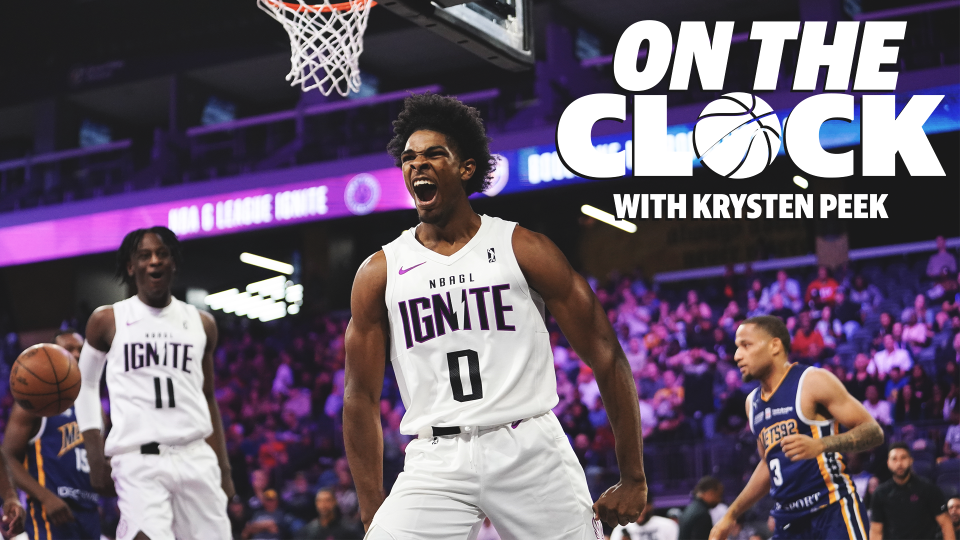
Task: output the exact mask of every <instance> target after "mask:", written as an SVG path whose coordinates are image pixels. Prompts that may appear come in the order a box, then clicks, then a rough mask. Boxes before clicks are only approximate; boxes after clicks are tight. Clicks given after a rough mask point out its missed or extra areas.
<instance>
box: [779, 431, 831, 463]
mask: <svg viewBox="0 0 960 540" xmlns="http://www.w3.org/2000/svg"><path fill="white" fill-rule="evenodd" d="M780 447H781V448H783V453H784V455H786V456H787V457H788V458H790V461H800V460H801V459H813V458H815V457H817V456H819V455H820V454H822V453H823V451H824V448H823V442H822V441H821V440H820V439H814V438H813V437H809V436H807V435H787V436H786V437H784V438H783V440H782V441H781V442H780Z"/></svg>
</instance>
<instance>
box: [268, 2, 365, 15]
mask: <svg viewBox="0 0 960 540" xmlns="http://www.w3.org/2000/svg"><path fill="white" fill-rule="evenodd" d="M265 1H266V2H267V3H268V4H273V5H275V6H281V5H282V6H284V7H286V8H287V9H289V10H291V11H296V12H298V13H300V12H303V11H313V12H319V13H330V12H331V11H350V10H351V9H353V6H354V4H360V9H364V4H365V2H364V0H351V1H350V2H341V3H339V4H330V5H329V6H327V5H323V6H308V5H304V4H295V3H293V2H278V1H276V0H265ZM375 5H377V3H376V2H370V7H373V6H375Z"/></svg>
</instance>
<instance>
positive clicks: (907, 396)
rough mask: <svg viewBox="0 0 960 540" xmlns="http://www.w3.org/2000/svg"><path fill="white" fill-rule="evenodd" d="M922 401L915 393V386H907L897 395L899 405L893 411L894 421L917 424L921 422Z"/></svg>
mask: <svg viewBox="0 0 960 540" xmlns="http://www.w3.org/2000/svg"><path fill="white" fill-rule="evenodd" d="M920 413H921V406H920V400H919V399H917V396H916V395H915V394H914V393H913V386H911V385H910V384H905V385H903V387H902V388H901V389H900V393H899V394H898V395H897V405H896V407H895V408H894V411H893V419H894V420H895V421H896V422H897V423H900V422H916V421H917V420H920Z"/></svg>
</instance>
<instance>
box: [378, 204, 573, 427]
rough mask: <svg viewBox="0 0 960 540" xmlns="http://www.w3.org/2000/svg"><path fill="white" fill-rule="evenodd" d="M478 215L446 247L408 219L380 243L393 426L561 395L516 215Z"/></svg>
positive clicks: (451, 421) (534, 405)
mask: <svg viewBox="0 0 960 540" xmlns="http://www.w3.org/2000/svg"><path fill="white" fill-rule="evenodd" d="M481 219H482V224H481V226H480V229H479V230H478V231H477V234H476V235H475V236H474V237H473V238H472V239H471V240H470V241H469V242H467V244H466V245H465V246H463V247H462V248H460V250H459V251H457V252H456V253H454V254H453V255H451V256H449V257H447V256H444V255H440V254H439V253H436V252H434V251H431V250H429V249H427V248H425V247H423V245H421V244H420V242H418V241H417V239H416V238H415V237H414V231H415V229H410V230H407V231H404V232H403V234H401V235H400V237H399V238H398V239H396V240H394V241H393V242H391V243H390V244H388V245H386V246H384V247H383V252H384V254H385V255H386V258H387V290H386V303H387V308H388V311H389V319H390V338H391V339H390V359H391V361H392V362H393V367H394V371H395V373H396V376H397V383H398V385H399V386H400V395H401V397H402V398H403V404H404V406H405V407H406V409H407V412H406V414H404V416H403V421H402V422H401V423H400V432H401V433H404V434H407V435H415V434H417V432H418V431H420V430H421V429H423V428H429V427H431V426H434V427H453V426H493V425H499V424H505V423H509V422H513V421H516V420H520V419H524V418H529V417H531V416H536V415H538V414H541V413H544V412H547V411H549V410H550V409H552V408H553V407H554V406H555V405H556V404H557V402H558V400H559V399H558V397H557V383H556V376H555V375H554V370H553V353H552V351H551V350H550V338H549V334H548V333H547V328H546V325H545V324H544V306H543V300H542V299H541V298H540V295H538V294H537V293H536V291H533V290H532V289H530V287H528V286H527V281H526V279H524V277H523V273H522V272H521V271H520V266H519V265H518V264H517V259H516V257H515V256H514V253H513V229H514V227H515V226H516V223H511V222H508V221H503V220H501V219H498V218H492V217H488V216H481Z"/></svg>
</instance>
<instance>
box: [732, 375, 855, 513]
mask: <svg viewBox="0 0 960 540" xmlns="http://www.w3.org/2000/svg"><path fill="white" fill-rule="evenodd" d="M810 369H812V368H811V367H810V366H804V365H801V364H791V365H790V367H789V368H788V369H787V373H786V374H785V375H784V376H783V379H782V380H781V381H780V383H779V384H778V385H777V386H776V387H775V388H774V390H773V393H772V394H771V395H769V396H762V395H761V393H762V392H761V390H760V388H757V389H755V390H754V391H753V392H752V393H751V394H750V397H749V403H750V409H749V413H750V414H749V416H750V429H751V431H753V434H754V435H756V436H757V440H758V442H759V443H760V446H761V447H762V448H763V449H764V451H765V457H764V459H765V461H766V463H767V466H768V467H769V468H770V496H771V497H772V498H773V500H774V507H773V512H772V513H773V516H774V518H776V519H777V523H778V524H779V523H780V522H781V520H783V521H784V522H789V521H791V520H792V519H795V518H797V517H800V516H804V515H807V514H810V513H812V512H816V511H818V510H822V509H823V508H826V507H827V506H828V505H829V504H833V503H835V502H837V501H839V500H841V499H843V498H844V497H846V496H848V495H851V494H853V493H855V492H856V488H855V487H854V485H853V480H851V479H850V476H849V475H847V474H846V473H844V469H845V466H844V464H843V459H842V457H841V456H840V454H839V453H837V452H824V453H822V454H820V455H819V456H817V457H816V459H805V460H800V461H790V458H788V457H787V456H786V455H785V454H784V453H783V448H782V447H781V445H780V442H781V441H782V440H783V438H784V437H786V436H788V435H794V434H800V435H807V436H809V437H813V438H814V439H819V438H822V437H826V436H828V435H833V434H835V433H837V429H838V428H839V426H838V425H837V423H836V422H835V421H833V420H821V421H817V420H810V419H808V418H806V417H805V416H804V414H803V411H802V410H801V409H800V390H801V388H802V387H803V379H804V377H805V376H806V374H807V373H809V371H810ZM851 517H854V516H851Z"/></svg>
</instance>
